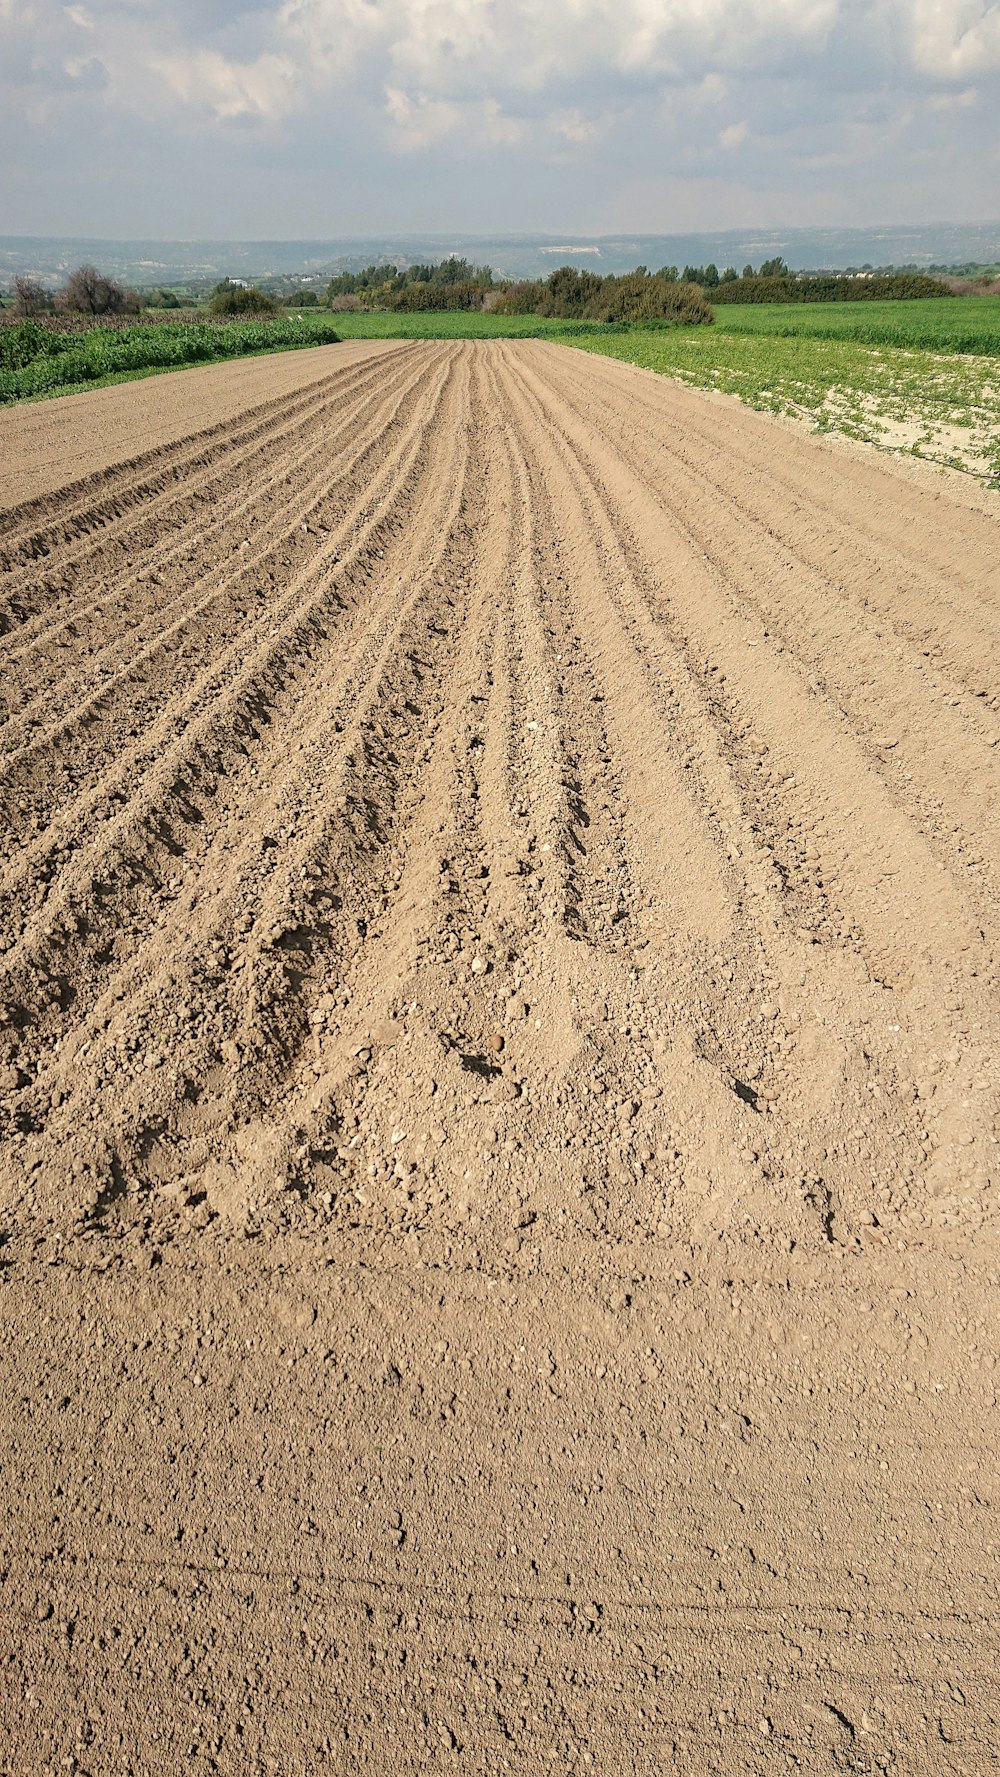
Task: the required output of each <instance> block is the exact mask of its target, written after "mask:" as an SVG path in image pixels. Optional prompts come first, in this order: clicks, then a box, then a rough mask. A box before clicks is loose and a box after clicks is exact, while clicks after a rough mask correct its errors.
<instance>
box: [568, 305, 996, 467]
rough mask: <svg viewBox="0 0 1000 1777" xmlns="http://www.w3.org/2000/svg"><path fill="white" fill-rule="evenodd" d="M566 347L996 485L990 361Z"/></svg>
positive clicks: (909, 353)
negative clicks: (808, 421) (716, 392)
mask: <svg viewBox="0 0 1000 1777" xmlns="http://www.w3.org/2000/svg"><path fill="white" fill-rule="evenodd" d="M920 306H924V305H922V304H921V305H920ZM568 343H572V344H574V345H576V346H578V347H579V348H580V349H581V350H583V351H592V352H601V353H603V354H604V355H605V356H607V357H611V358H620V359H622V360H624V361H625V362H626V363H629V364H639V365H642V366H643V367H645V368H646V369H647V370H657V371H660V372H662V373H663V374H664V375H666V376H672V377H677V378H679V379H680V380H681V381H683V382H686V383H690V384H693V385H694V386H695V387H697V388H702V389H718V390H722V391H723V392H724V393H726V394H731V395H738V396H739V398H740V400H741V401H745V402H746V403H747V405H748V406H750V407H756V408H759V409H762V410H763V411H765V412H769V413H782V414H792V415H794V416H795V417H797V418H800V419H801V418H808V419H811V420H812V421H813V424H814V428H815V430H817V431H821V432H829V431H837V432H843V433H845V434H846V435H847V436H848V437H851V438H860V439H863V440H865V441H866V442H867V443H869V444H876V445H879V446H880V447H881V448H882V449H888V450H895V451H906V452H908V453H909V454H910V455H912V456H918V457H927V458H928V459H930V460H931V461H934V462H939V463H943V464H947V465H948V466H949V467H950V468H955V469H964V470H967V471H969V472H970V473H972V474H975V475H977V476H980V477H982V478H984V479H985V480H987V481H989V482H990V484H991V485H993V486H1000V374H998V370H1000V367H998V365H997V364H996V362H995V361H994V360H990V359H987V358H983V357H979V356H966V357H960V356H957V355H955V356H945V355H943V354H941V353H939V352H929V351H915V350H906V351H902V350H899V349H896V348H892V347H885V348H882V349H879V350H874V349H873V348H872V347H870V346H868V345H864V344H862V343H861V342H859V341H856V340H850V339H839V340H838V339H822V338H820V339H817V338H801V337H795V336H794V335H791V334H785V333H782V334H780V335H773V334H772V335H768V334H764V333H756V332H755V333H751V334H742V335H741V334H738V333H735V332H727V331H725V330H720V329H719V328H718V327H714V328H711V329H708V328H703V329H699V330H697V331H695V330H694V329H684V330H683V331H681V330H680V329H678V330H677V331H675V332H672V333H644V332H643V331H642V330H641V329H640V328H634V329H633V330H632V331H631V332H630V333H629V334H627V335H620V336H619V337H617V338H614V339H606V340H603V341H598V340H595V339H580V340H574V341H572V342H568Z"/></svg>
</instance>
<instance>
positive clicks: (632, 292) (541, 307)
mask: <svg viewBox="0 0 1000 1777" xmlns="http://www.w3.org/2000/svg"><path fill="white" fill-rule="evenodd" d="M666 269H669V271H670V272H671V274H672V275H671V276H669V277H668V276H667V275H666ZM666 269H665V270H664V271H663V272H656V273H653V274H652V275H651V274H650V273H649V272H648V271H647V270H646V268H645V266H640V267H639V268H638V270H636V271H634V272H628V273H626V274H625V275H624V276H622V277H614V276H608V277H603V278H602V277H598V275H597V274H596V272H591V271H578V270H577V269H576V267H574V266H572V265H561V266H559V267H558V268H557V269H556V270H555V271H553V272H551V273H550V274H549V276H548V277H547V278H538V279H534V280H531V279H528V280H522V281H521V282H518V283H507V282H497V281H496V280H495V279H494V277H493V272H492V270H491V269H490V267H489V266H488V265H478V266H477V265H470V264H469V263H468V261H467V260H465V259H442V260H441V262H440V264H438V265H411V266H407V267H406V268H405V269H399V268H397V267H395V266H386V265H370V266H367V267H366V268H365V270H364V271H360V272H345V273H344V274H343V276H341V277H337V278H334V279H333V280H332V281H331V283H330V285H329V288H328V290H327V299H328V301H329V302H330V304H331V306H332V307H333V308H334V309H335V310H336V311H337V313H338V314H339V313H342V312H343V311H344V310H345V309H346V310H348V311H350V312H357V311H360V310H364V311H373V310H376V311H382V312H388V313H390V314H426V313H428V312H429V311H435V312H437V311H443V312H446V313H447V312H452V311H462V312H467V313H469V314H478V313H483V312H486V313H490V314H504V315H538V316H542V317H546V318H551V317H555V318H558V319H561V320H579V321H617V322H626V323H635V322H637V321H651V320H661V321H670V322H672V323H673V324H674V325H676V326H679V327H687V326H693V325H699V326H706V325H709V324H710V323H711V320H712V310H711V308H710V307H709V305H708V303H707V302H706V300H705V296H704V292H703V291H701V290H699V289H697V288H696V287H695V285H693V284H690V283H688V284H682V283H679V282H678V280H677V274H676V271H675V270H674V268H673V267H672V266H671V267H669V268H666Z"/></svg>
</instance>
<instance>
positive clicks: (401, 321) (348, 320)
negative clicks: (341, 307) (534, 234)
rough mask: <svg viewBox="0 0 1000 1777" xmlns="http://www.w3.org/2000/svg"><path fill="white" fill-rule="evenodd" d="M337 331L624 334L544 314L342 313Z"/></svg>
mask: <svg viewBox="0 0 1000 1777" xmlns="http://www.w3.org/2000/svg"><path fill="white" fill-rule="evenodd" d="M336 319H337V332H338V333H339V334H340V336H341V338H342V339H572V338H576V337H578V336H579V335H581V334H584V335H585V334H592V335H595V336H597V335H604V334H607V333H614V332H622V331H624V329H622V328H609V327H607V326H605V325H602V324H601V323H600V322H598V321H560V320H553V319H548V318H546V317H545V316H543V315H503V314H496V313H492V314H482V313H473V314H469V313H467V312H462V311H460V310H436V311H424V312H423V313H417V314H405V313H404V314H399V313H397V314H387V313H385V312H384V311H381V310H376V311H375V312H373V313H364V312H358V313H355V314H338V315H337V317H336ZM304 320H305V325H306V326H307V327H310V328H311V327H314V326H315V325H316V318H315V317H314V316H313V315H311V314H310V315H308V316H305V317H304Z"/></svg>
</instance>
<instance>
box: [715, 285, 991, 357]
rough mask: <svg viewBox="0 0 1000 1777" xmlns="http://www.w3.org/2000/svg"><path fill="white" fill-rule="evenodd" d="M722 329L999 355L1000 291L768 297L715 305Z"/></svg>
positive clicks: (755, 334)
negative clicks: (882, 297)
mask: <svg viewBox="0 0 1000 1777" xmlns="http://www.w3.org/2000/svg"><path fill="white" fill-rule="evenodd" d="M715 325H716V327H717V328H718V329H719V331H720V332H722V333H739V334H744V335H749V336H752V337H759V336H760V335H767V336H768V337H769V338H776V339H792V338H796V339H851V340H855V341H857V342H858V344H861V345H869V346H872V345H874V346H897V347H899V348H900V349H901V350H904V351H905V350H906V349H907V348H908V347H913V348H914V349H916V350H921V351H932V352H949V353H962V354H966V353H968V354H970V355H971V356H976V357H998V356H1000V297H997V296H975V297H969V296H941V297H935V298H933V299H929V300H926V301H921V302H916V301H914V302H817V303H802V304H796V303H780V304H779V303H767V304H764V303H762V304H760V305H758V306H756V307H755V306H753V305H750V304H748V305H747V306H746V307H740V308H737V307H734V308H727V307H723V306H722V305H720V306H719V307H718V308H717V309H716V311H715Z"/></svg>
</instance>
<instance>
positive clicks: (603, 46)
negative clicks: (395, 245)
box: [0, 0, 1000, 238]
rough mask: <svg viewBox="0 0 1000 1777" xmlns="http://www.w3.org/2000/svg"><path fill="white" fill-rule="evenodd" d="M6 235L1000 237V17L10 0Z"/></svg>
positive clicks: (971, 5)
mask: <svg viewBox="0 0 1000 1777" xmlns="http://www.w3.org/2000/svg"><path fill="white" fill-rule="evenodd" d="M0 167H2V169H3V173H2V177H0V233H10V234H14V233H16V234H78V235H108V236H114V235H118V236H137V235H145V236H180V237H188V238H190V237H193V236H199V235H201V236H230V237H234V238H239V237H256V238H262V237H275V238H287V237H289V236H298V237H310V236H311V237H318V236H323V237H329V236H335V235H340V234H359V233H368V232H371V233H382V232H385V233H389V232H399V233H404V232H406V233H412V232H414V231H421V230H432V229H448V228H451V229H455V230H462V231H465V232H469V233H487V232H492V231H497V230H531V229H539V230H547V229H553V228H555V229H560V230H563V229H570V230H575V231H577V232H580V233H584V232H586V233H590V234H598V233H606V232H612V231H616V230H630V231H649V232H660V231H664V232H673V231H680V230H688V229H699V228H705V229H709V228H727V227H742V226H745V225H761V226H764V225H770V226H796V225H800V226H805V225H810V224H820V223H836V224H851V223H859V224H860V223H881V222H925V221H935V220H945V219H954V220H956V221H979V220H989V219H992V218H994V217H995V216H996V215H997V213H998V212H1000V0H280V3H277V0H71V3H70V4H63V3H60V0H0Z"/></svg>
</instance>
